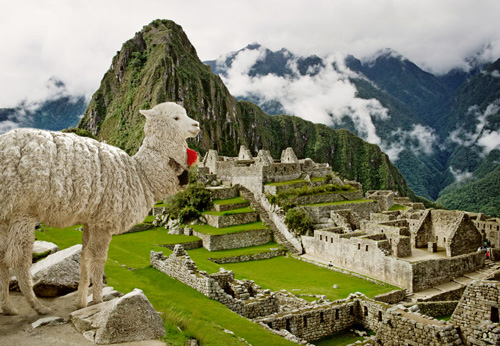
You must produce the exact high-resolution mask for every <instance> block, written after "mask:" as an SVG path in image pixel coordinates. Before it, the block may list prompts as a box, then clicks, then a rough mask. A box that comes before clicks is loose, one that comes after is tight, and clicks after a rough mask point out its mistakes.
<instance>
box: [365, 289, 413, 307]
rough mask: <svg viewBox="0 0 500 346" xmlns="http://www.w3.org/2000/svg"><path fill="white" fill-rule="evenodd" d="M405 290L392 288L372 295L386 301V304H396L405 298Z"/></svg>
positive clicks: (375, 298) (380, 300) (377, 299)
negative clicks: (392, 289)
mask: <svg viewBox="0 0 500 346" xmlns="http://www.w3.org/2000/svg"><path fill="white" fill-rule="evenodd" d="M406 294H407V291H406V290H405V289H403V290H394V291H390V292H387V293H384V294H379V295H378V296H375V297H373V299H374V300H376V301H379V302H382V303H387V304H396V303H399V302H400V301H402V300H404V299H405V298H406Z"/></svg>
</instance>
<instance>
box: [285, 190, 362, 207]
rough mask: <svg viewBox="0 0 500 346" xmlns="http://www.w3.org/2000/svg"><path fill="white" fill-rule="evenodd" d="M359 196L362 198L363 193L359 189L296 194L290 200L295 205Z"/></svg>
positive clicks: (348, 199) (345, 199)
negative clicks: (305, 194)
mask: <svg viewBox="0 0 500 346" xmlns="http://www.w3.org/2000/svg"><path fill="white" fill-rule="evenodd" d="M361 198H363V193H362V192H361V191H353V192H332V193H319V194H316V195H307V196H297V197H293V198H291V201H293V202H294V203H295V204H297V205H303V204H317V203H327V202H340V201H351V200H355V199H361Z"/></svg>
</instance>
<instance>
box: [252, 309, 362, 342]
mask: <svg viewBox="0 0 500 346" xmlns="http://www.w3.org/2000/svg"><path fill="white" fill-rule="evenodd" d="M358 315H359V304H358V303H357V301H356V300H345V301H338V302H334V303H331V304H326V305H320V306H317V307H311V306H308V307H306V308H302V309H298V310H295V311H293V312H291V313H278V314H274V315H271V316H268V317H265V318H260V319H257V320H256V322H260V323H264V324H266V325H267V326H268V327H269V328H271V329H274V330H281V329H285V330H287V331H289V332H290V333H292V334H293V335H295V336H297V337H299V338H301V339H304V340H307V341H313V340H318V339H321V338H322V337H325V336H327V335H330V334H333V333H335V332H338V331H341V330H344V329H347V328H349V327H351V326H353V325H355V324H357V322H358Z"/></svg>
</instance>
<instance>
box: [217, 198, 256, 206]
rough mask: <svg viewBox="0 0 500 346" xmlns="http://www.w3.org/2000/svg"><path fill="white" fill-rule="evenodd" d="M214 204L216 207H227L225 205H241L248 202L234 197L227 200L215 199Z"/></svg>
mask: <svg viewBox="0 0 500 346" xmlns="http://www.w3.org/2000/svg"><path fill="white" fill-rule="evenodd" d="M213 202H214V204H217V205H227V204H243V203H246V202H248V201H247V200H246V199H243V198H241V197H234V198H228V199H215V200H214V201H213Z"/></svg>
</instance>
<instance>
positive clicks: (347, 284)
mask: <svg viewBox="0 0 500 346" xmlns="http://www.w3.org/2000/svg"><path fill="white" fill-rule="evenodd" d="M224 268H225V269H230V270H232V271H233V272H234V273H235V277H236V278H237V279H249V280H254V281H255V282H256V283H257V284H259V285H260V286H262V287H263V288H269V289H271V290H272V291H278V290H281V289H286V290H287V291H289V292H291V293H294V294H314V295H326V297H327V298H328V299H331V300H336V299H343V298H346V297H347V296H348V295H349V294H350V293H352V292H362V293H363V294H365V295H366V296H367V297H370V298H372V297H374V296H376V295H378V294H381V293H386V292H390V291H392V290H395V289H397V287H395V286H391V285H377V284H375V283H373V282H370V281H367V280H364V279H361V278H357V277H354V276H351V275H348V274H343V273H339V272H336V271H332V270H329V269H326V268H322V267H318V266H316V265H314V264H310V263H307V262H304V261H301V260H298V259H295V258H289V257H274V258H271V259H267V260H261V261H252V262H242V263H228V264H224ZM334 284H337V285H338V286H339V288H337V289H335V288H333V285H334Z"/></svg>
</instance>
